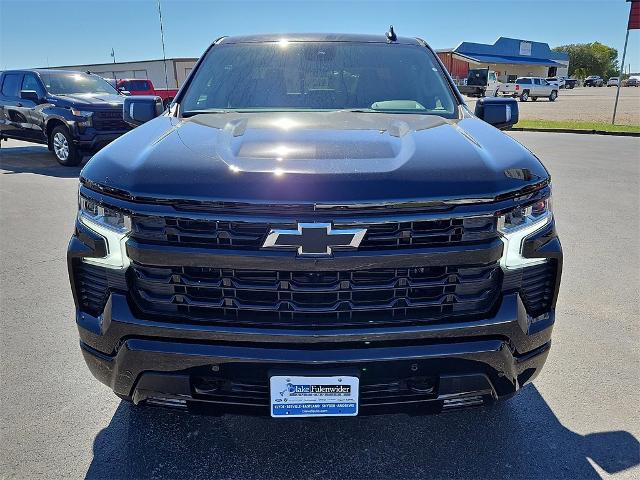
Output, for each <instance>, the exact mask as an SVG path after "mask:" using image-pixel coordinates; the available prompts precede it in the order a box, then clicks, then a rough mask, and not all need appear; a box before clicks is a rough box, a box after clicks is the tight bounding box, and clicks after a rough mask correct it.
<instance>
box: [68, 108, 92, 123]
mask: <svg viewBox="0 0 640 480" xmlns="http://www.w3.org/2000/svg"><path fill="white" fill-rule="evenodd" d="M71 113H72V115H73V116H75V117H83V119H82V120H79V121H78V122H77V123H78V125H80V126H82V127H90V126H91V125H92V123H93V121H92V116H93V112H87V111H84V110H76V109H75V108H72V109H71Z"/></svg>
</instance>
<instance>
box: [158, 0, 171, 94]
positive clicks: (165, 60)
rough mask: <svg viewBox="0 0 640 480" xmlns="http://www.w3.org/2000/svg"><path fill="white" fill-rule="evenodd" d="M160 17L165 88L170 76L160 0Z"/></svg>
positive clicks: (167, 85)
mask: <svg viewBox="0 0 640 480" xmlns="http://www.w3.org/2000/svg"><path fill="white" fill-rule="evenodd" d="M158 17H160V41H161V42H162V63H163V64H164V88H166V89H168V88H169V78H168V76H167V57H166V55H165V53H164V28H163V26H162V9H161V8H160V0H158Z"/></svg>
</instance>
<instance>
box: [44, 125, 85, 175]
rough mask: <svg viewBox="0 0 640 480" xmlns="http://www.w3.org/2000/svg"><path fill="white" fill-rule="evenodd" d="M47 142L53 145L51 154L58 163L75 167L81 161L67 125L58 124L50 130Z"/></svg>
mask: <svg viewBox="0 0 640 480" xmlns="http://www.w3.org/2000/svg"><path fill="white" fill-rule="evenodd" d="M49 144H50V145H51V146H52V147H53V150H52V151H53V155H54V156H55V157H56V160H58V163H59V164H60V165H63V166H65V167H75V166H76V165H78V164H79V163H80V162H81V161H82V155H80V152H79V151H78V148H77V147H76V146H75V145H74V144H73V139H72V138H71V135H70V134H69V130H68V129H67V127H65V126H63V125H58V126H57V127H55V128H54V129H53V130H52V131H51V135H50V137H49Z"/></svg>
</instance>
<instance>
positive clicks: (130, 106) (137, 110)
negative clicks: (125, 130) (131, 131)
mask: <svg viewBox="0 0 640 480" xmlns="http://www.w3.org/2000/svg"><path fill="white" fill-rule="evenodd" d="M162 112H164V107H163V105H162V99H161V98H160V97H156V96H152V95H148V96H146V95H145V96H139V97H135V96H134V97H126V98H125V99H124V105H123V107H122V118H123V119H124V121H125V122H127V123H128V124H129V125H132V126H134V127H137V126H139V125H142V124H143V123H145V122H148V121H149V120H153V119H154V118H156V117H157V116H159V115H160V114H162Z"/></svg>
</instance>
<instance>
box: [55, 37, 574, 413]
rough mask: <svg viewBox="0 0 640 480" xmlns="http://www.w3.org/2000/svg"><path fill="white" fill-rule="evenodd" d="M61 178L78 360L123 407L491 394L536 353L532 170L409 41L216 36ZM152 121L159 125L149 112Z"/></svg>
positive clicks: (536, 359) (507, 102)
mask: <svg viewBox="0 0 640 480" xmlns="http://www.w3.org/2000/svg"><path fill="white" fill-rule="evenodd" d="M162 110H163V108H162V101H161V99H160V98H158V97H127V98H126V100H125V105H124V115H125V119H126V120H127V121H129V122H131V123H132V124H136V125H140V126H139V127H138V128H136V129H135V130H133V131H132V132H131V133H130V134H128V135H125V136H124V137H122V138H120V139H118V140H117V141H115V142H113V143H112V144H110V145H109V146H108V147H106V148H105V149H103V150H101V151H100V152H99V153H98V154H96V155H95V156H94V157H93V159H91V160H90V161H89V162H88V163H87V165H86V166H85V167H84V169H83V170H82V172H81V175H80V191H79V213H78V217H77V222H76V225H75V231H74V233H73V236H72V238H71V241H70V243H69V248H68V266H69V276H70V281H71V288H72V292H73V296H74V300H75V306H76V323H77V326H78V330H79V333H80V345H81V350H82V353H83V355H84V358H85V360H86V363H87V365H88V367H89V369H90V370H91V372H92V373H93V375H95V376H96V377H97V378H98V379H99V380H100V381H101V382H103V383H105V384H106V385H108V386H109V387H110V388H112V389H113V390H114V391H115V393H116V394H118V395H119V396H120V397H121V398H123V399H125V400H127V401H131V402H133V403H134V404H140V403H144V404H148V405H162V406H167V407H173V408H179V409H188V410H190V411H194V412H208V413H216V414H221V413H224V412H239V413H255V414H262V415H271V416H273V417H275V418H291V417H299V416H306V417H313V416H350V415H360V414H370V413H390V412H397V411H411V412H414V413H421V412H438V411H441V410H443V409H452V408H458V407H465V406H472V405H482V404H486V403H491V402H493V401H494V400H496V399H504V398H508V397H509V396H511V395H513V394H514V393H515V392H517V391H518V390H519V389H520V388H522V386H523V385H525V384H526V383H527V382H530V381H531V380H533V378H534V377H535V376H536V375H537V374H538V373H539V372H540V369H541V368H542V366H543V364H544V363H545V360H546V358H547V355H548V353H549V349H550V346H551V331H552V328H553V325H554V321H555V305H556V298H557V295H558V288H559V284H560V274H561V270H562V249H561V246H560V242H559V240H558V236H557V234H556V229H555V221H554V217H553V214H552V210H551V182H550V177H549V173H548V172H547V170H546V169H545V168H544V166H543V165H542V164H541V163H540V161H539V160H538V159H537V158H536V157H535V156H534V155H533V154H532V153H531V152H530V151H529V150H527V149H526V148H525V147H523V146H522V145H521V144H519V143H518V142H517V141H515V140H513V139H512V138H510V137H509V136H507V135H505V134H504V133H502V132H501V131H500V130H499V129H498V128H494V126H492V125H495V126H497V127H500V128H506V127H509V126H510V125H512V124H514V123H515V122H517V120H518V105H517V102H516V101H515V100H513V99H503V98H483V99H480V100H479V101H478V104H477V107H476V110H475V114H474V113H473V112H471V111H470V110H469V108H468V107H467V105H466V104H465V103H464V101H463V99H462V97H461V96H460V93H459V92H458V90H457V89H456V87H455V85H454V83H453V82H452V80H451V78H450V77H449V75H448V74H447V73H446V71H445V69H444V67H443V65H442V64H441V63H440V62H439V60H438V58H437V57H436V55H435V54H434V52H433V51H432V49H431V48H430V47H429V46H428V45H427V44H426V43H425V42H424V41H423V40H421V39H416V38H401V37H397V36H396V35H395V34H394V33H393V32H392V31H391V32H389V33H388V34H387V35H339V34H332V35H319V34H314V35H310V34H309V35H255V36H244V37H224V38H220V39H219V40H217V41H215V42H214V43H213V44H212V45H211V46H210V48H209V49H208V50H207V51H206V52H205V53H204V55H203V56H202V58H201V59H200V61H199V62H198V64H197V65H196V66H195V68H194V70H193V72H192V74H191V75H190V77H189V79H188V80H187V82H186V83H185V85H184V86H183V87H182V89H181V90H180V92H179V93H178V94H177V96H176V98H175V100H174V103H173V104H172V107H171V109H170V110H167V111H165V112H164V113H163V112H162ZM154 117H157V118H154Z"/></svg>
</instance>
